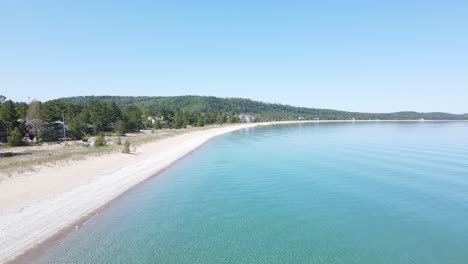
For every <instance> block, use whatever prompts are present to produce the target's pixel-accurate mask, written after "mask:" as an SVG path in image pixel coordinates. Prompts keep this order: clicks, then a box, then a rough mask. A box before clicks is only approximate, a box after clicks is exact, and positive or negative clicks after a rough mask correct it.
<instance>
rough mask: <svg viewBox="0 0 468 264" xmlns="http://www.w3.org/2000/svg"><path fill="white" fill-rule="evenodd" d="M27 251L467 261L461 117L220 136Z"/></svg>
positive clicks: (98, 256)
mask: <svg viewBox="0 0 468 264" xmlns="http://www.w3.org/2000/svg"><path fill="white" fill-rule="evenodd" d="M35 260H37V262H38V263H164V264H169V263H328V264H333V263H359V264H364V263H372V264H378V263H392V264H393V263H399V264H401V263H424V264H430V263H437V264H440V263H444V264H450V263H468V123H428V122H425V123H365V124H361V123H355V124H352V123H346V124H344V123H342V124H308V125H304V124H303V125H282V126H268V127H257V128H253V129H247V130H242V131H237V132H234V133H231V134H226V135H223V136H220V137H218V138H216V139H214V140H212V141H210V142H209V143H208V144H206V145H204V146H203V147H201V148H200V149H198V150H197V151H195V152H194V153H193V154H191V155H189V156H187V157H185V158H184V159H182V160H180V161H179V162H178V163H176V164H175V165H174V166H172V167H171V168H170V169H168V170H167V171H165V172H164V173H163V174H161V175H159V176H158V177H154V178H152V179H150V180H149V181H147V182H145V183H144V184H142V185H140V186H138V187H136V188H134V189H133V190H131V191H130V192H128V193H126V194H125V195H123V196H122V197H120V198H119V199H117V201H116V202H114V203H112V204H111V205H110V206H109V207H107V208H106V209H104V210H103V212H101V214H100V215H99V216H97V217H96V218H94V219H93V220H92V221H90V222H88V223H87V224H86V225H84V226H83V227H82V228H80V229H79V230H77V231H75V232H73V233H71V234H70V235H68V236H67V237H66V238H64V239H63V240H62V241H60V242H59V243H58V244H57V245H55V246H53V247H52V248H51V249H50V251H48V252H46V253H45V254H43V255H40V256H38V258H36V259H35Z"/></svg>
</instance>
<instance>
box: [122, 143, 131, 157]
mask: <svg viewBox="0 0 468 264" xmlns="http://www.w3.org/2000/svg"><path fill="white" fill-rule="evenodd" d="M122 153H126V154H128V153H130V141H128V140H125V143H124V147H123V149H122Z"/></svg>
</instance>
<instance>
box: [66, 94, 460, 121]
mask: <svg viewBox="0 0 468 264" xmlns="http://www.w3.org/2000/svg"><path fill="white" fill-rule="evenodd" d="M59 100H61V101H65V102H70V103H89V102H90V101H95V100H98V101H100V102H107V103H110V102H115V103H116V104H117V105H119V106H121V107H127V106H130V105H135V106H137V107H139V108H141V109H147V110H151V109H152V110H158V109H169V110H177V109H178V110H180V111H187V112H194V113H207V112H209V113H218V112H221V113H245V114H253V115H255V116H256V117H257V120H258V121H281V120H297V119H298V118H303V119H305V120H311V119H323V120H349V119H353V118H354V119H356V120H369V119H372V120H376V119H380V120H397V119H402V120H408V119H413V120H416V119H422V118H423V119H434V120H442V119H443V120H456V119H458V120H461V119H464V120H466V119H468V114H450V113H440V112H433V113H420V112H414V111H406V112H395V113H364V112H349V111H340V110H333V109H320V108H308V107H295V106H290V105H284V104H279V103H265V102H259V101H254V100H250V99H244V98H219V97H213V96H167V97H160V96H78V97H67V98H61V99H59Z"/></svg>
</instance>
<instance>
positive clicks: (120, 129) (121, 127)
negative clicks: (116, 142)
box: [114, 120, 127, 136]
mask: <svg viewBox="0 0 468 264" xmlns="http://www.w3.org/2000/svg"><path fill="white" fill-rule="evenodd" d="M114 131H115V133H116V134H117V135H119V136H125V133H126V132H127V131H126V129H125V123H124V121H122V120H118V121H117V122H116V123H115V127H114Z"/></svg>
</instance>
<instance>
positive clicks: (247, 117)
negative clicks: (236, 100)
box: [239, 114, 257, 123]
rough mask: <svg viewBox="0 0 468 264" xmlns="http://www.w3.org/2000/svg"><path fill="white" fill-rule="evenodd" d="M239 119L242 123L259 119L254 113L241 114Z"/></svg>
mask: <svg viewBox="0 0 468 264" xmlns="http://www.w3.org/2000/svg"><path fill="white" fill-rule="evenodd" d="M239 121H240V122H241V123H251V122H255V121H257V118H256V117H255V116H254V115H246V114H240V115H239Z"/></svg>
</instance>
